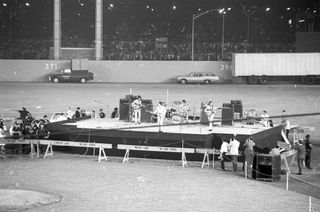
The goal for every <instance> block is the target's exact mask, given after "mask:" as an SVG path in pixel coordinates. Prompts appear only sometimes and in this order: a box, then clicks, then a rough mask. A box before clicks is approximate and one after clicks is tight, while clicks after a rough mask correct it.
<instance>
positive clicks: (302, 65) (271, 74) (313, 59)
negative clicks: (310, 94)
mask: <svg viewBox="0 0 320 212" xmlns="http://www.w3.org/2000/svg"><path fill="white" fill-rule="evenodd" d="M232 67H233V69H232V74H233V76H234V77H237V78H238V77H242V78H243V79H244V80H245V81H246V82H247V83H248V84H267V83H268V82H269V81H275V80H285V81H294V82H296V83H304V84H315V83H317V82H318V81H320V53H234V54H233V58H232Z"/></svg>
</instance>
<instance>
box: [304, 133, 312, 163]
mask: <svg viewBox="0 0 320 212" xmlns="http://www.w3.org/2000/svg"><path fill="white" fill-rule="evenodd" d="M304 143H305V149H306V161H305V163H306V167H307V168H308V169H312V168H311V165H310V164H311V150H312V145H311V142H310V135H309V134H308V135H306V139H305V140H304Z"/></svg>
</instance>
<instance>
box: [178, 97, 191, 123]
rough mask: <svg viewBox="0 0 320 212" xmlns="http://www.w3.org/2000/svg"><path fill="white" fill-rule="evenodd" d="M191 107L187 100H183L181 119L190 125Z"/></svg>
mask: <svg viewBox="0 0 320 212" xmlns="http://www.w3.org/2000/svg"><path fill="white" fill-rule="evenodd" d="M189 110H190V109H189V105H188V104H187V102H186V100H185V99H183V100H182V103H181V105H180V115H181V118H182V119H184V120H186V122H187V123H188V117H189Z"/></svg>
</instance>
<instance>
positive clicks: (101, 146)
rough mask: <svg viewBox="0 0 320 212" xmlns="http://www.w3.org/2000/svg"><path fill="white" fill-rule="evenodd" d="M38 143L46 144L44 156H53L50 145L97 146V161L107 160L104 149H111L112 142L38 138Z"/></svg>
mask: <svg viewBox="0 0 320 212" xmlns="http://www.w3.org/2000/svg"><path fill="white" fill-rule="evenodd" d="M39 144H41V145H47V148H46V152H45V154H44V156H43V157H44V158H46V157H48V156H51V157H53V149H52V146H71V147H84V148H94V149H95V148H99V158H98V162H100V161H101V160H107V156H106V153H105V151H104V149H112V144H105V143H92V142H91V143H90V142H74V141H57V140H40V141H39Z"/></svg>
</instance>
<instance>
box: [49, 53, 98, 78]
mask: <svg viewBox="0 0 320 212" xmlns="http://www.w3.org/2000/svg"><path fill="white" fill-rule="evenodd" d="M70 66H71V68H62V69H60V70H57V71H55V72H54V73H51V74H49V81H51V82H54V83H58V82H81V83H86V82H87V81H89V80H93V73H91V72H89V71H88V59H72V60H71V61H70Z"/></svg>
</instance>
